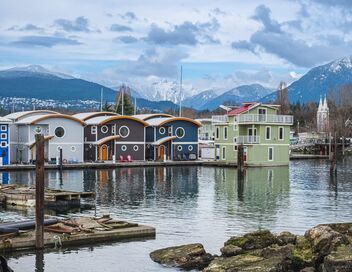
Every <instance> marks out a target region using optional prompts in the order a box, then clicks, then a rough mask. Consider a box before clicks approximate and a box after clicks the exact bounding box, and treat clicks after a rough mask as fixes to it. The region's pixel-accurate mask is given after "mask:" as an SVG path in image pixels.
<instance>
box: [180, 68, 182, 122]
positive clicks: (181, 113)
mask: <svg viewBox="0 0 352 272" xmlns="http://www.w3.org/2000/svg"><path fill="white" fill-rule="evenodd" d="M179 116H180V117H181V116H182V65H181V74H180V113H179Z"/></svg>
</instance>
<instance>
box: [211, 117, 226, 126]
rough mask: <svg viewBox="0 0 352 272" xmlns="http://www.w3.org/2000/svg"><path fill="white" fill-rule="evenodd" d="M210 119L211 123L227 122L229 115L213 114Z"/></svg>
mask: <svg viewBox="0 0 352 272" xmlns="http://www.w3.org/2000/svg"><path fill="white" fill-rule="evenodd" d="M211 119H212V123H213V124H224V123H228V122H229V117H228V116H227V115H214V116H212V118H211Z"/></svg>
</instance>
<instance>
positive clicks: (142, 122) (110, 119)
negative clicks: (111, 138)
mask: <svg viewBox="0 0 352 272" xmlns="http://www.w3.org/2000/svg"><path fill="white" fill-rule="evenodd" d="M120 119H128V120H133V121H136V122H138V123H141V124H143V125H144V126H148V125H149V124H148V123H147V122H145V121H143V120H141V119H139V118H136V117H133V116H125V115H120V116H111V117H109V118H106V119H104V120H102V121H101V122H100V123H99V125H104V124H106V123H109V122H111V121H114V120H120Z"/></svg>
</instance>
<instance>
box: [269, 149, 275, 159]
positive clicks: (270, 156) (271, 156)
mask: <svg viewBox="0 0 352 272" xmlns="http://www.w3.org/2000/svg"><path fill="white" fill-rule="evenodd" d="M268 160H269V161H273V160H274V148H273V147H268Z"/></svg>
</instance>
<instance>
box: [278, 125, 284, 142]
mask: <svg viewBox="0 0 352 272" xmlns="http://www.w3.org/2000/svg"><path fill="white" fill-rule="evenodd" d="M278 138H279V140H281V141H282V140H284V128H283V127H279V137H278Z"/></svg>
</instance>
